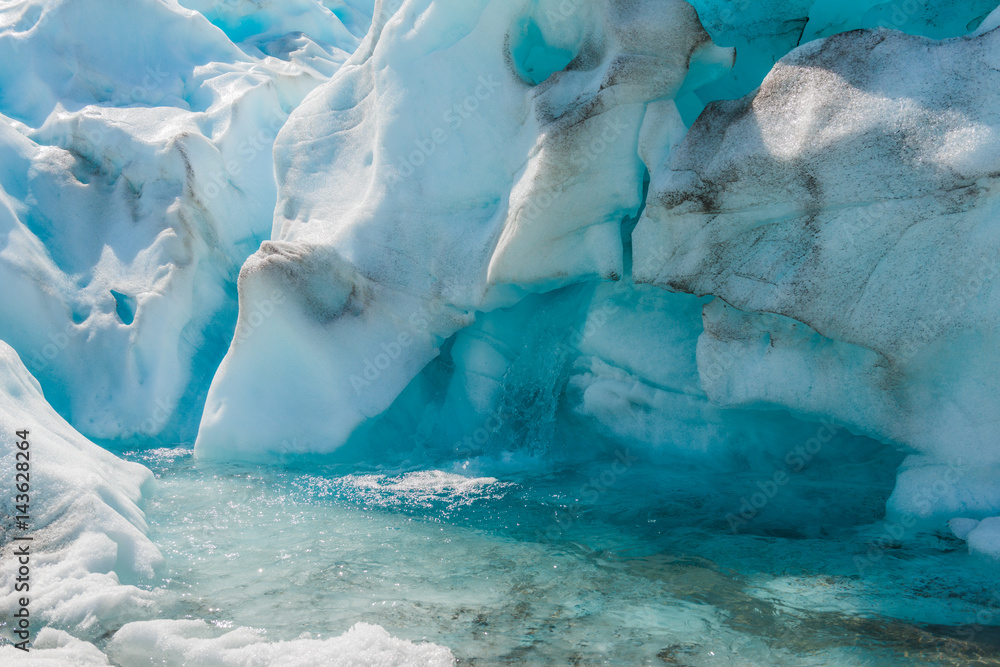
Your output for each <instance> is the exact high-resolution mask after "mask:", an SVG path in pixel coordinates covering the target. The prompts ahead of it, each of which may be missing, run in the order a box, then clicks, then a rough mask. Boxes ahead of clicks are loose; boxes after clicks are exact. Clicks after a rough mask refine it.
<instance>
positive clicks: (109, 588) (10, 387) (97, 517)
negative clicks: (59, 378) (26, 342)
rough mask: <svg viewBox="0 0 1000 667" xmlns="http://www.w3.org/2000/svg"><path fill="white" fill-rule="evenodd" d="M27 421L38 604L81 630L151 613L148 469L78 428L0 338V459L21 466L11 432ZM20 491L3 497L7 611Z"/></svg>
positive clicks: (96, 633)
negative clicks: (145, 500) (145, 506)
mask: <svg viewBox="0 0 1000 667" xmlns="http://www.w3.org/2000/svg"><path fill="white" fill-rule="evenodd" d="M24 429H29V431H30V432H29V434H28V436H29V440H28V442H29V443H30V448H29V452H30V459H29V461H30V463H31V471H30V480H31V482H30V483H31V493H30V498H31V503H30V516H31V524H30V528H31V536H32V537H33V541H32V542H31V543H30V547H31V552H32V557H31V560H32V570H31V577H32V581H31V582H30V585H31V596H30V599H31V601H32V607H31V612H32V614H34V616H35V617H36V619H37V620H38V621H40V622H43V623H45V624H46V626H47V627H53V628H59V629H62V630H68V631H72V633H73V634H74V636H76V637H78V638H85V639H93V638H96V637H100V636H101V635H102V634H104V632H106V631H107V630H108V629H114V628H115V627H116V624H118V625H120V624H121V623H122V622H123V620H124V619H135V618H143V617H146V616H148V615H150V614H152V612H153V605H154V598H155V595H154V594H153V593H152V592H150V591H149V590H147V589H144V588H142V587H140V586H137V585H136V584H141V583H143V582H146V581H149V580H151V579H152V577H153V575H154V573H155V570H156V569H157V568H158V567H159V566H160V565H161V564H162V562H163V557H162V555H161V554H160V552H159V550H158V549H157V548H156V547H155V546H154V545H153V543H152V542H151V541H150V540H149V539H148V538H147V537H146V522H145V519H144V516H143V513H142V511H140V509H139V507H138V506H137V503H138V502H140V500H141V497H142V493H143V490H144V489H148V488H149V486H150V485H151V483H152V481H153V480H152V473H151V472H150V471H149V470H148V469H146V468H144V467H143V466H141V465H139V464H137V463H130V462H126V461H122V460H120V459H118V458H117V457H115V456H114V455H113V454H110V453H109V452H107V451H105V450H103V449H101V448H100V447H98V446H97V445H95V444H93V443H92V442H89V441H88V440H87V439H86V438H84V437H83V436H82V435H80V434H79V433H78V432H77V431H75V430H74V429H73V427H72V426H70V425H69V424H68V423H67V422H66V421H65V420H64V419H63V418H62V417H60V416H59V415H58V414H56V412H55V411H54V410H53V409H52V407H50V406H49V404H48V403H47V402H46V401H45V398H44V397H43V396H42V393H41V387H40V386H39V384H38V382H37V381H36V380H35V379H34V378H33V377H32V376H31V374H30V373H29V372H28V370H27V369H26V368H25V366H24V365H23V364H22V363H21V360H20V359H19V358H18V357H17V355H16V354H15V353H14V351H13V350H12V349H11V348H10V347H9V346H8V345H6V344H5V343H3V342H0V462H2V463H0V469H2V470H4V471H13V470H15V457H16V453H17V452H18V451H20V450H19V449H18V448H17V443H18V442H20V440H19V439H15V433H16V432H17V431H22V430H24ZM14 501H15V498H14V496H13V495H11V494H7V493H5V494H3V496H2V497H0V508H2V510H0V516H2V517H3V522H2V524H0V543H2V544H4V545H5V548H4V551H3V554H2V555H0V586H2V588H0V609H2V610H3V615H4V617H6V618H13V616H12V614H13V613H14V611H15V610H16V609H17V601H18V598H19V597H20V594H19V593H18V592H17V591H16V590H15V587H14V583H15V579H16V577H17V576H18V558H17V556H16V555H15V553H14V550H13V549H12V548H6V546H7V545H9V544H12V542H11V540H12V538H13V537H14V535H19V534H21V533H22V532H23V531H20V530H17V531H15V523H14V517H15V515H17V514H19V512H16V511H15V507H14ZM36 627H37V626H36ZM74 650H75V649H74Z"/></svg>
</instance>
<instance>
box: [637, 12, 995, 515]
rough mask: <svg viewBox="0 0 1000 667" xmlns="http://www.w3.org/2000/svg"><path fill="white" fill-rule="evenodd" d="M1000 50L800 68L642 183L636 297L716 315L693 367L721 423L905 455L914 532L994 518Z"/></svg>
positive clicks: (716, 107) (904, 45)
mask: <svg viewBox="0 0 1000 667" xmlns="http://www.w3.org/2000/svg"><path fill="white" fill-rule="evenodd" d="M998 39H1000V31H997V30H996V29H993V30H987V31H983V32H981V33H979V34H977V35H975V36H970V37H963V38H957V39H953V40H946V41H941V42H935V41H932V40H929V39H926V38H922V37H911V36H906V35H903V34H901V33H897V32H892V31H886V30H875V31H867V32H857V33H848V34H842V35H837V36H835V37H830V38H827V39H825V40H821V41H817V42H813V43H810V44H808V45H806V46H803V47H801V48H799V49H798V50H796V51H794V52H793V53H792V54H791V55H789V56H788V57H786V58H785V59H783V60H782V61H781V62H779V63H778V65H777V66H776V67H775V68H774V69H773V70H772V71H771V73H770V74H769V75H768V77H767V78H766V79H765V81H764V83H763V85H762V86H761V89H760V91H759V92H758V93H757V94H755V95H753V96H750V97H747V98H745V99H743V100H740V101H735V102H719V103H715V104H713V105H711V106H710V107H709V109H708V110H707V111H706V113H705V114H704V115H703V116H702V117H701V118H700V119H699V120H698V122H697V123H696V124H695V126H694V127H693V128H692V130H691V132H690V133H689V134H688V135H687V136H686V138H685V140H684V142H683V143H682V144H681V146H680V147H679V148H678V149H677V150H676V151H675V152H674V153H673V154H672V155H671V157H670V158H669V160H668V161H667V162H666V163H661V164H659V165H651V166H650V169H651V174H652V175H651V181H652V182H651V187H650V197H649V201H648V204H647V208H646V210H645V213H644V216H643V218H642V220H640V222H639V223H638V225H637V227H636V230H635V233H634V236H633V243H634V247H635V250H634V252H635V278H636V280H637V281H638V282H643V283H651V284H657V285H662V286H664V287H667V288H669V289H671V290H676V291H681V292H691V293H694V294H700V295H704V294H710V295H714V296H715V297H717V300H716V301H714V302H713V303H711V304H709V305H708V306H706V308H705V314H704V325H705V333H704V335H703V336H702V338H701V339H700V341H699V346H698V356H699V369H700V370H701V377H702V380H703V382H704V383H705V389H706V391H707V392H708V393H709V395H710V396H711V397H712V398H713V400H714V401H716V402H717V403H720V404H723V405H740V406H747V407H754V406H780V407H784V408H787V409H789V410H791V411H792V412H794V413H796V414H799V415H802V416H805V417H817V416H820V415H825V416H830V417H833V418H835V419H837V420H838V421H840V422H842V423H845V424H848V425H850V426H851V428H853V429H855V430H856V431H857V432H860V433H866V434H869V435H871V436H873V437H876V438H879V439H881V440H883V441H885V442H891V443H897V444H899V445H900V446H904V447H907V448H910V449H911V451H914V452H915V454H914V459H913V460H912V461H911V462H908V463H907V464H904V466H903V468H902V469H901V472H900V476H899V482H898V485H897V489H896V492H895V494H894V496H893V498H892V499H890V502H889V507H890V510H892V511H893V512H896V513H899V514H905V513H912V514H915V515H917V516H918V517H920V518H921V519H940V518H941V517H942V516H943V518H944V519H947V518H951V517H953V516H956V515H957V514H956V513H959V514H961V513H962V512H963V511H965V512H969V511H971V512H974V513H978V514H984V513H985V514H989V512H990V511H994V512H995V508H996V507H997V504H996V503H997V502H1000V497H998V496H997V493H998V490H997V487H996V484H995V482H993V481H992V478H993V477H995V475H996V473H995V472H993V473H992V474H991V473H988V472H986V470H993V471H995V470H996V466H997V465H998V464H1000V449H998V448H997V446H996V435H995V429H993V421H994V419H995V417H994V415H996V413H997V410H998V408H1000V406H998V404H997V396H1000V385H998V384H997V383H998V380H997V378H998V377H1000V374H998V373H997V364H998V362H1000V358H998V357H997V355H996V354H995V352H994V351H993V350H995V348H996V345H997V336H998V333H1000V332H998V330H997V318H996V314H997V312H998V306H1000V303H998V298H1000V297H998V292H997V290H996V288H995V284H996V280H995V273H996V267H995V258H996V257H997V254H998V251H1000V247H998V243H1000V236H997V234H996V233H995V231H994V230H993V224H994V221H995V219H996V216H997V213H998V205H997V198H996V188H997V185H996V155H997V149H998V146H997V143H996V141H997V139H996V137H997V130H998V127H1000V117H998V116H997V111H996V105H995V104H993V103H992V102H991V100H993V99H994V98H995V97H996V92H997V86H996V82H995V80H994V79H993V72H995V67H996V64H997V60H996V53H997V40H998ZM919 63H924V64H923V65H922V66H921V65H919ZM970 81H976V82H978V83H977V84H975V85H970V84H969V82H970ZM723 357H725V358H728V359H731V360H732V362H731V363H729V364H728V365H727V366H726V369H725V372H724V373H722V374H721V375H719V376H718V377H711V376H709V375H708V374H706V373H705V370H706V368H707V365H708V364H711V363H712V361H713V359H719V358H723ZM938 486H939V487H940V488H941V490H940V491H937V492H930V493H928V491H927V489H934V488H937V487H938ZM928 496H929V497H928Z"/></svg>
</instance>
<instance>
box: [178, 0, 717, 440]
mask: <svg viewBox="0 0 1000 667" xmlns="http://www.w3.org/2000/svg"><path fill="white" fill-rule="evenodd" d="M379 6H380V7H381V6H384V5H379ZM560 12H564V13H565V15H563V14H562V13H560ZM504 45H507V47H506V48H507V49H508V50H507V51H505V50H504V48H505V47H504ZM731 60H732V52H731V51H727V50H724V49H719V48H717V47H715V46H714V45H712V43H711V41H710V40H709V39H708V36H707V35H706V34H705V33H704V31H703V30H702V29H701V26H700V24H699V23H698V19H697V16H696V15H695V13H694V11H693V10H692V9H691V7H690V6H689V5H687V4H686V3H684V2H681V1H679V0H670V1H668V2H662V3H656V4H648V5H645V4H644V5H636V4H634V3H619V2H582V3H578V4H573V5H571V6H570V8H569V10H567V9H566V7H565V6H560V4H559V3H557V2H554V1H553V2H548V1H547V2H542V3H529V4H527V5H524V6H519V5H512V4H510V3H506V2H487V3H480V4H462V5H459V4H455V3H429V2H412V3H407V4H406V5H405V6H404V7H403V9H401V10H400V11H399V12H397V13H396V14H395V15H393V16H392V20H387V18H386V17H385V16H384V15H382V14H381V13H380V12H378V11H377V13H376V19H375V21H374V24H373V27H372V31H371V32H370V33H369V34H368V37H367V38H366V39H365V41H364V42H363V43H362V45H361V46H360V47H359V48H358V50H357V51H356V52H355V54H354V55H353V56H352V58H351V59H350V60H349V61H348V62H347V63H346V64H345V65H344V66H343V67H342V68H341V70H340V71H339V72H338V73H337V75H335V76H334V78H333V79H332V80H331V81H330V82H329V83H327V84H325V85H323V86H320V87H319V88H317V89H316V90H315V91H314V92H313V93H312V94H311V95H310V96H309V97H308V98H307V99H306V100H305V101H304V102H303V104H302V105H301V106H300V107H298V108H297V109H296V110H295V111H294V112H293V114H292V116H291V118H290V119H289V121H288V123H287V124H286V126H285V127H284V128H283V129H282V131H281V133H280V134H279V136H278V139H277V141H276V143H275V170H276V174H277V178H278V187H279V190H280V192H279V198H278V204H277V208H276V212H275V221H274V233H273V235H272V240H271V241H268V242H266V243H264V244H263V245H262V246H261V249H260V251H259V252H258V253H256V254H255V255H254V256H252V257H251V258H250V259H249V260H248V261H247V263H246V264H245V265H244V267H243V269H242V272H241V276H240V321H239V323H238V325H237V334H236V340H235V341H234V344H233V346H232V347H231V349H230V351H229V353H228V355H227V357H226V359H225V360H224V361H223V363H222V366H221V367H220V369H219V372H218V374H217V375H216V376H215V378H214V379H213V382H212V388H211V389H210V391H209V395H208V399H207V403H206V406H205V412H204V416H203V419H202V423H201V427H200V430H199V433H198V440H197V443H196V450H197V452H198V454H199V456H202V457H221V458H229V457H239V458H269V457H270V456H271V455H272V454H274V453H289V452H290V453H308V452H313V453H318V452H326V451H331V450H334V449H336V448H337V447H338V446H340V445H341V444H343V443H344V442H345V441H346V440H347V439H348V438H349V437H350V435H351V433H352V432H354V430H355V429H356V428H357V427H358V426H359V425H360V424H362V423H363V422H364V421H365V420H366V419H370V418H372V417H375V416H377V415H379V414H380V413H382V412H384V411H385V410H386V409H387V408H388V407H389V406H390V405H391V404H392V402H393V400H394V399H395V398H396V397H397V396H398V395H399V394H400V392H401V391H402V390H403V389H404V388H405V387H406V385H407V384H408V383H409V382H410V381H411V380H412V379H413V378H414V377H415V376H416V375H417V374H418V373H419V372H420V370H421V369H422V368H424V367H425V366H426V365H427V364H428V362H430V361H431V360H432V359H433V358H434V357H435V356H436V355H437V354H438V351H439V349H440V345H441V344H442V343H443V342H444V341H445V340H446V339H448V338H449V337H450V336H452V335H453V334H454V333H455V332H456V331H458V330H459V329H462V328H464V327H466V326H468V325H469V324H471V323H472V321H473V315H474V313H475V312H476V311H482V310H490V309H493V308H496V307H498V306H502V305H505V304H507V305H509V304H511V303H513V302H516V301H517V300H518V299H519V298H520V297H521V296H523V295H524V294H526V293H530V292H533V291H544V290H552V289H555V288H557V287H559V286H562V285H567V284H571V283H573V282H577V281H580V280H584V279H588V278H599V277H600V278H606V279H612V280H617V279H620V278H621V276H622V275H623V272H624V258H623V252H622V244H621V232H620V225H621V220H622V218H623V217H625V216H627V215H630V214H634V213H635V212H636V211H637V210H638V208H639V206H640V203H641V194H642V184H643V166H642V163H641V162H640V160H639V159H638V155H637V145H638V136H639V130H640V126H641V125H642V119H643V115H644V111H645V106H646V104H647V103H648V102H650V101H652V100H655V99H658V98H667V99H669V98H671V97H673V96H675V95H677V94H678V93H679V92H680V91H681V90H682V89H683V88H684V87H690V86H695V85H697V84H699V83H703V82H705V81H707V80H710V79H711V78H712V77H715V76H718V75H719V74H721V73H722V72H724V71H725V70H726V68H727V67H728V66H729V65H730V64H731ZM557 66H560V67H564V69H563V70H561V71H556V72H551V73H550V70H552V69H553V68H554V67H557ZM689 66H690V67H689ZM689 69H690V71H689ZM549 74H551V75H549ZM545 75H549V76H545ZM543 76H545V78H544V80H542V81H539V80H540V79H542V78H543ZM662 106H667V107H668V108H672V105H670V104H669V102H664V103H662ZM664 113H669V112H664ZM673 113H674V115H675V116H676V110H674V111H673ZM675 125H676V123H675ZM666 126H667V127H670V125H669V124H667V125H666ZM457 165H461V168H460V169H456V168H455V167H456V166H457ZM276 296H277V297H280V300H281V301H283V303H282V304H281V305H280V309H281V312H280V315H279V316H267V315H264V314H261V315H259V316H258V317H257V318H256V320H257V322H256V324H255V323H254V322H253V321H251V319H250V316H251V314H252V313H255V312H258V311H260V309H261V308H262V307H263V305H264V303H265V302H266V301H268V300H270V301H275V300H278V299H277V298H276ZM267 310H276V309H275V308H272V307H268V308H267ZM261 377H269V378H270V380H269V381H268V382H266V383H262V382H259V381H258V380H257V378H261ZM275 412H277V413H279V414H281V415H282V418H281V419H280V420H275V419H272V418H271V417H270V415H271V414H274V413H275Z"/></svg>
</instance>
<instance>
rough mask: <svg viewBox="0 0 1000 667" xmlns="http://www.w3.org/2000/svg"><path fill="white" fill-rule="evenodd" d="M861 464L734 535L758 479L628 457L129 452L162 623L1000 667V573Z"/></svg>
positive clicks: (478, 647) (692, 658)
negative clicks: (148, 478)
mask: <svg viewBox="0 0 1000 667" xmlns="http://www.w3.org/2000/svg"><path fill="white" fill-rule="evenodd" d="M856 456H857V457H858V460H857V461H856V462H855V467H854V473H855V475H856V479H854V480H852V479H851V478H850V477H849V476H845V475H844V474H843V473H842V472H841V473H840V474H838V475H836V476H831V475H830V474H829V471H826V470H824V469H823V465H822V461H820V462H819V463H818V464H817V465H816V466H813V467H812V468H811V469H810V470H808V471H805V472H804V473H802V474H801V475H797V476H796V477H795V478H793V479H792V480H791V481H790V482H789V483H787V484H786V485H783V486H781V487H780V488H778V489H777V490H776V492H775V493H774V494H773V496H772V497H771V498H769V499H768V503H767V506H766V507H763V508H761V509H760V511H759V512H758V513H757V514H756V516H754V517H753V518H752V519H751V520H748V521H746V523H745V524H740V523H738V522H737V523H736V525H735V528H734V527H733V526H731V525H730V523H731V522H732V517H733V516H737V517H739V516H741V515H740V506H741V502H742V500H743V499H744V498H745V499H747V500H749V501H750V502H751V504H753V503H754V502H757V503H758V504H759V501H760V496H757V497H755V496H754V493H755V492H757V491H758V490H760V489H761V488H762V485H761V484H760V482H761V479H762V476H761V473H760V472H759V471H748V472H746V473H745V474H736V475H734V474H732V473H727V474H725V475H722V474H713V473H711V472H706V471H704V470H701V471H700V472H698V471H695V470H694V469H690V470H688V469H684V467H683V466H678V465H672V466H669V467H667V466H663V465H660V464H657V463H655V462H650V461H646V460H643V457H642V456H639V455H637V454H636V453H635V452H629V451H624V450H620V449H619V450H617V451H615V450H607V451H603V452H599V453H598V454H596V455H595V456H592V457H588V459H587V460H579V459H576V460H571V459H568V458H559V457H556V458H555V459H554V458H553V457H552V456H551V455H547V456H546V457H545V458H544V459H543V458H541V457H539V456H538V454H537V453H535V454H532V453H525V454H520V455H519V454H511V453H507V454H498V455H485V454H484V455H481V456H479V457H477V458H474V459H469V460H463V461H451V462H448V463H445V462H442V461H429V462H428V464H429V465H425V466H423V467H421V466H413V465H412V463H411V461H412V457H410V458H409V459H407V461H404V462H400V463H399V464H398V465H397V464H389V465H387V464H384V463H383V464H382V465H380V466H371V465H364V464H359V463H351V464H344V463H341V464H329V465H324V466H319V467H317V466H310V467H309V468H308V469H306V468H302V469H295V468H284V469H282V468H274V467H264V466H246V465H234V464H214V463H203V462H199V461H196V460H194V459H193V457H192V456H191V450H190V449H188V448H185V447H178V448H172V449H156V450H150V451H145V452H142V451H135V452H130V453H127V454H126V458H129V459H132V460H135V461H140V462H142V463H143V464H145V465H147V466H149V467H150V468H151V469H152V470H153V471H154V473H155V474H156V477H157V483H156V486H155V490H154V492H153V493H152V494H151V495H150V497H149V500H148V501H147V506H146V508H145V511H146V514H147V518H148V521H149V525H150V536H151V537H152V539H153V540H154V542H155V543H156V545H157V546H158V547H159V548H160V549H161V550H162V551H163V554H164V556H165V557H166V567H165V571H164V572H163V578H162V581H159V582H157V583H156V584H155V588H157V589H159V590H160V591H162V594H161V597H160V604H161V605H162V607H163V608H162V610H161V611H162V614H161V617H171V618H190V619H204V620H207V621H208V622H210V623H211V624H213V625H215V626H217V627H218V629H219V632H220V634H221V633H222V632H223V631H225V630H228V629H231V628H235V627H241V626H247V627H251V628H254V629H255V630H257V631H259V632H260V633H262V634H263V635H264V636H265V637H266V638H267V639H269V640H291V639H295V638H298V637H300V636H302V635H303V633H307V634H309V635H310V636H312V637H321V638H322V637H326V636H331V635H333V636H335V635H337V634H339V633H340V632H343V631H344V630H346V629H347V628H348V627H350V626H351V625H353V624H354V623H355V622H357V621H364V622H368V623H374V624H379V625H381V626H383V627H385V628H386V629H387V630H388V631H389V632H390V633H392V634H393V635H395V636H398V637H401V638H405V639H410V640H414V641H420V640H426V641H432V642H435V643H438V644H442V645H445V646H448V647H449V648H451V649H452V651H453V653H454V655H455V656H456V658H457V659H458V661H459V663H460V664H498V663H499V664H503V663H520V662H527V663H529V664H531V663H554V664H685V665H714V664H747V665H756V664H858V665H865V664H899V661H901V660H906V661H909V662H912V663H914V664H956V665H957V664H969V663H970V662H976V664H997V662H998V661H997V658H996V656H997V655H998V652H1000V632H998V630H997V628H996V627H992V626H991V620H992V616H993V614H992V612H991V609H994V608H995V606H996V602H995V601H992V602H991V591H997V590H1000V573H998V572H996V571H995V569H992V570H991V569H990V568H989V567H988V565H986V564H983V563H981V562H977V561H975V560H973V557H971V556H969V555H968V553H967V551H966V550H965V549H964V548H963V544H962V543H961V542H960V541H958V540H956V539H950V538H943V537H940V536H930V535H928V536H920V537H918V538H916V539H911V540H909V541H908V543H907V544H906V546H905V548H900V544H899V543H898V542H896V541H895V540H893V539H892V538H891V533H892V526H891V525H890V524H887V523H885V522H884V521H882V520H881V517H882V516H883V508H884V503H885V498H886V497H887V496H888V494H889V493H890V492H891V488H892V479H893V477H892V471H893V470H894V464H895V463H896V461H897V460H898V459H897V456H896V455H895V454H892V453H890V452H887V451H886V450H884V449H881V448H879V447H876V446H874V445H873V444H872V445H868V444H863V445H861V446H860V447H859V451H858V452H856ZM435 464H437V465H435ZM394 465H395V467H393V466H394ZM873 479H874V481H873ZM763 486H764V487H766V486H767V485H766V484H764V485H763ZM767 490H768V489H766V488H765V489H764V491H761V493H766V491H767ZM772 490H773V489H772ZM598 501H599V502H598ZM727 516H728V517H729V521H727V520H726V518H725V517H727ZM744 516H749V514H746V515H744ZM887 535H888V537H886V536H887Z"/></svg>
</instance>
